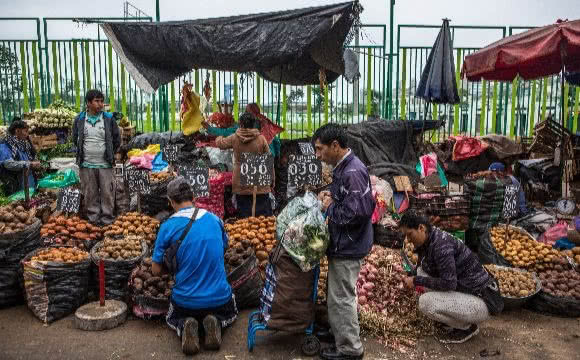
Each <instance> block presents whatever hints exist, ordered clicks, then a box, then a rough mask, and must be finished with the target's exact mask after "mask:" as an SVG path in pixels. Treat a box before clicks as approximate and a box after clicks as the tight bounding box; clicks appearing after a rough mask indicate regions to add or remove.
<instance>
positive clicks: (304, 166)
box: [288, 155, 322, 187]
mask: <svg viewBox="0 0 580 360" xmlns="http://www.w3.org/2000/svg"><path fill="white" fill-rule="evenodd" d="M288 181H289V182H290V183H291V184H294V185H296V186H298V187H301V186H303V185H319V184H320V183H321V182H322V163H321V162H320V160H318V159H316V156H314V155H291V156H290V162H289V165H288Z"/></svg>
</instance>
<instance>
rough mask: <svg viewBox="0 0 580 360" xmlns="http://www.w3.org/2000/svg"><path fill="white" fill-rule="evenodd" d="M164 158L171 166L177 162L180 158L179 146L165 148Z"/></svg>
mask: <svg viewBox="0 0 580 360" xmlns="http://www.w3.org/2000/svg"><path fill="white" fill-rule="evenodd" d="M163 156H164V157H165V161H167V162H168V163H170V164H173V163H175V162H177V159H178V158H179V145H165V146H164V147H163Z"/></svg>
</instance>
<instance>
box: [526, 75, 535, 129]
mask: <svg viewBox="0 0 580 360" xmlns="http://www.w3.org/2000/svg"><path fill="white" fill-rule="evenodd" d="M535 122H536V80H532V100H531V105H530V128H529V131H528V134H529V135H528V136H534V123H535Z"/></svg>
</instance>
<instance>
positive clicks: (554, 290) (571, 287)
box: [539, 269, 580, 300]
mask: <svg viewBox="0 0 580 360" xmlns="http://www.w3.org/2000/svg"><path fill="white" fill-rule="evenodd" d="M539 276H540V280H541V281H542V290H544V291H545V292H547V293H548V294H550V295H553V296H557V297H571V298H575V299H576V300H580V273H578V272H577V271H574V270H572V269H569V270H547V271H544V272H541V273H540V275H539Z"/></svg>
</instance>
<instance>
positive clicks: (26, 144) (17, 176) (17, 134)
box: [0, 117, 41, 194]
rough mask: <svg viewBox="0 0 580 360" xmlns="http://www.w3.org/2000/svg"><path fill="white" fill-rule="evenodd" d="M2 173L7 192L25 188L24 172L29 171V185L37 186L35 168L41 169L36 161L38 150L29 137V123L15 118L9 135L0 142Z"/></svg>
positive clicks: (0, 168) (30, 186)
mask: <svg viewBox="0 0 580 360" xmlns="http://www.w3.org/2000/svg"><path fill="white" fill-rule="evenodd" d="M0 164H1V165H0V175H1V177H2V182H3V183H4V191H5V193H6V194H13V193H15V192H17V191H20V190H22V189H24V172H25V171H26V170H29V171H28V187H29V188H34V187H36V180H35V177H34V172H33V171H32V170H34V169H40V168H41V164H40V162H39V161H36V150H35V149H34V146H32V143H31V142H30V138H29V137H28V124H26V123H25V122H24V121H22V120H20V118H17V117H16V118H14V119H13V120H12V123H11V124H10V127H9V128H8V135H7V136H6V138H5V139H4V140H3V141H2V143H0Z"/></svg>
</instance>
